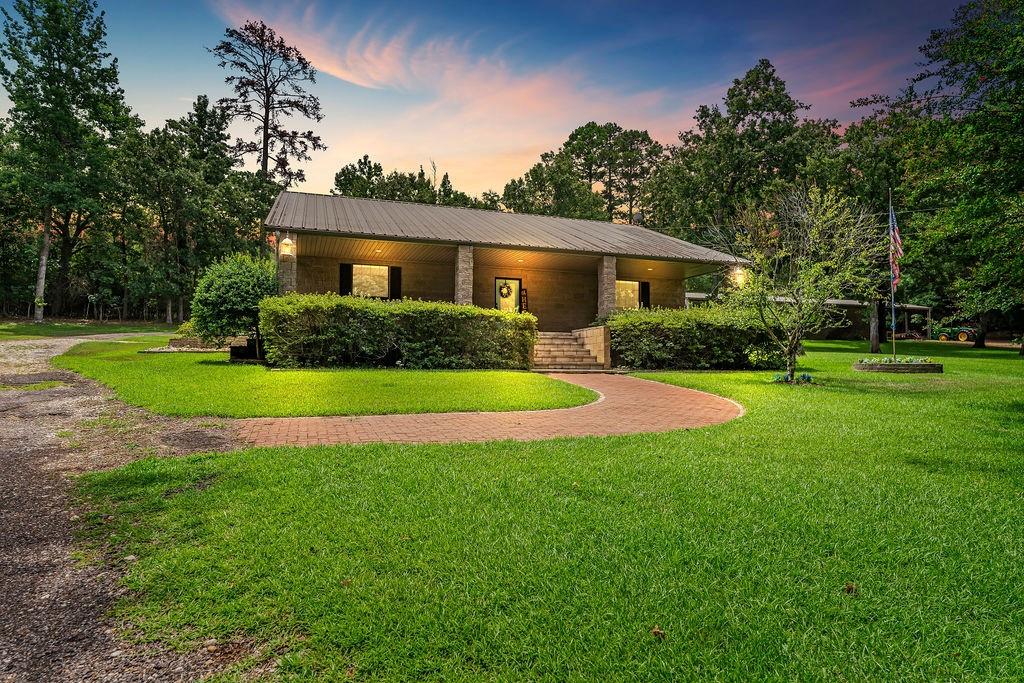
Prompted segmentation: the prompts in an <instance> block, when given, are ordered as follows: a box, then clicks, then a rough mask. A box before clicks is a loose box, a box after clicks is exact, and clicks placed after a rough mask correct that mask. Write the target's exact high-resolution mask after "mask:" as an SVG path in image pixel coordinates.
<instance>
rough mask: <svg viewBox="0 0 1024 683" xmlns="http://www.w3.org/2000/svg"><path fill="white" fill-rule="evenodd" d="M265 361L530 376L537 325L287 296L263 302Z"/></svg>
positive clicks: (440, 307)
mask: <svg viewBox="0 0 1024 683" xmlns="http://www.w3.org/2000/svg"><path fill="white" fill-rule="evenodd" d="M260 336H261V337H262V338H263V341H264V344H265V348H266V357H267V362H268V363H269V364H270V365H277V366H281V367H330V366H401V367H406V368H417V369H434V368H446V369H476V368H499V369H527V368H529V367H530V355H531V353H532V351H533V345H534V343H535V342H536V339H537V319H536V318H535V317H534V316H532V315H530V314H529V313H505V312H502V311H498V310H492V309H487V308H477V307H476V306H464V305H457V304H449V303H439V302H428V301H413V300H409V299H406V300H402V301H381V300H378V299H365V298H361V297H354V296H339V295H338V294H288V295H286V296H274V297H267V298H266V299H264V300H263V301H261V302H260Z"/></svg>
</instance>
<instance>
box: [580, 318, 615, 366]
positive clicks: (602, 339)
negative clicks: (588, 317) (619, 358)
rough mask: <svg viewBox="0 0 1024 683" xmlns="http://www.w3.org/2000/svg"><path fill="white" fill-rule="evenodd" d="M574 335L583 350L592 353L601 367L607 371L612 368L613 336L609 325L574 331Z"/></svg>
mask: <svg viewBox="0 0 1024 683" xmlns="http://www.w3.org/2000/svg"><path fill="white" fill-rule="evenodd" d="M572 334H573V336H574V337H576V341H578V342H579V343H580V344H582V345H583V348H585V349H586V350H587V351H590V353H591V355H592V356H594V358H596V359H597V362H598V363H600V364H601V367H603V368H604V369H605V370H608V369H609V368H611V367H612V334H611V330H609V329H608V326H607V325H597V326H595V327H584V328H583V329H581V330H573V331H572Z"/></svg>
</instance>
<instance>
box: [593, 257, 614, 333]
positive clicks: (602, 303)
mask: <svg viewBox="0 0 1024 683" xmlns="http://www.w3.org/2000/svg"><path fill="white" fill-rule="evenodd" d="M597 268H598V270H597V317H598V318H604V317H606V316H608V315H609V314H611V312H612V311H614V310H615V257H614V256H602V257H601V263H599V264H598V267H597Z"/></svg>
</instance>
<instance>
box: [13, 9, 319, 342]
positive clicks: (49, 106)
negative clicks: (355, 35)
mask: <svg viewBox="0 0 1024 683" xmlns="http://www.w3.org/2000/svg"><path fill="white" fill-rule="evenodd" d="M2 13H3V20H4V26H3V42H2V44H0V57H2V58H3V60H2V62H0V79H2V82H3V85H4V87H5V89H6V90H7V93H8V96H9V97H10V100H11V107H10V110H9V112H8V115H7V117H6V118H5V119H3V120H2V121H0V229H2V235H0V273H2V274H3V277H2V278H0V302H2V307H3V312H4V313H7V314H11V313H28V312H30V311H33V310H34V313H35V317H36V319H37V320H38V319H42V316H43V313H44V310H45V311H46V312H48V313H52V314H55V315H82V316H85V315H89V316H100V317H125V318H128V317H133V318H139V317H141V318H155V317H162V318H165V319H166V320H167V321H168V322H171V321H172V320H174V319H177V320H183V319H184V318H186V317H187V315H188V313H187V311H188V302H189V299H190V297H191V294H192V292H193V290H194V289H195V284H196V282H197V280H198V279H199V277H200V275H201V274H202V273H203V271H204V270H205V269H206V268H207V267H208V266H209V265H211V264H212V263H215V262H217V261H218V260H220V259H222V258H224V257H225V256H227V255H229V254H234V253H246V252H248V253H251V254H257V253H259V252H260V251H264V250H266V249H267V248H268V239H267V235H265V234H264V230H263V219H264V218H265V217H266V215H267V212H268V210H269V208H270V205H271V204H272V202H273V200H274V198H275V197H276V196H277V194H278V192H280V190H281V189H282V188H283V187H287V186H288V185H290V184H291V183H293V182H298V181H301V180H303V179H304V174H303V171H302V169H301V168H298V167H297V166H296V163H297V162H301V161H305V160H308V159H309V158H310V152H311V151H314V150H322V149H324V145H323V143H322V142H321V140H320V137H319V136H318V135H316V134H315V133H314V132H313V131H311V130H293V129H291V128H290V127H288V126H286V125H285V122H286V121H289V120H293V118H292V117H298V118H306V119H308V120H311V121H314V122H316V121H319V120H321V119H322V114H321V112H320V103H319V101H318V99H317V98H316V97H315V96H314V95H312V94H311V93H310V92H309V90H308V88H309V85H310V84H312V83H315V81H316V70H315V69H314V68H313V66H312V65H311V64H310V63H309V62H308V60H306V59H305V58H304V57H303V56H302V54H301V53H300V52H299V51H298V50H296V49H295V48H293V47H290V46H288V45H287V44H286V43H285V42H284V41H283V40H282V39H281V38H280V37H279V36H277V35H276V33H275V32H274V31H273V29H271V28H270V27H268V26H266V25H265V24H263V23H262V22H247V23H245V24H244V25H242V26H241V27H239V28H229V29H227V30H226V31H225V34H224V38H223V40H221V41H220V42H218V43H217V44H216V45H215V46H213V47H211V48H209V51H210V53H211V54H212V56H213V59H214V60H216V62H217V64H219V66H221V67H223V68H224V69H226V71H227V77H226V78H225V81H226V83H227V85H229V86H230V88H231V91H232V92H231V95H229V96H227V97H223V98H221V99H219V100H217V101H212V100H211V99H210V97H209V96H208V95H205V94H201V95H197V97H196V98H195V101H194V103H193V105H192V107H191V110H190V111H188V112H185V113H184V114H183V115H182V116H181V117H179V118H175V119H171V120H168V121H166V122H165V123H164V124H163V125H161V126H158V127H156V128H152V129H150V130H145V129H144V127H143V124H142V121H141V120H140V119H139V118H138V117H137V116H136V115H135V114H134V113H133V112H132V111H131V108H130V107H129V106H128V104H127V103H126V102H125V98H124V92H123V90H122V89H121V87H120V85H119V82H118V78H119V69H118V62H117V59H116V58H114V57H113V56H112V55H111V54H110V53H109V52H108V50H107V46H106V25H105V18H104V14H103V13H102V12H100V11H98V9H97V5H96V2H95V1H94V0H31V1H30V0H15V2H13V3H12V5H11V7H10V8H9V9H8V8H3V10H2ZM236 121H239V122H243V123H247V124H250V125H251V126H252V133H253V135H252V137H251V138H247V137H239V138H236V139H232V136H231V135H230V134H229V132H228V129H229V127H230V126H231V125H232V123H233V122H236ZM246 158H254V160H255V164H256V166H257V169H258V170H256V171H246V170H243V169H242V168H241V166H242V164H243V162H244V160H245V159H246Z"/></svg>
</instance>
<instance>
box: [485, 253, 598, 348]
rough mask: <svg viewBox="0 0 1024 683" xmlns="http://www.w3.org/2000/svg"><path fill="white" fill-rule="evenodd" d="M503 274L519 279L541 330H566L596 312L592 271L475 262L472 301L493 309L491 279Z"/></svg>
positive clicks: (585, 321)
mask: <svg viewBox="0 0 1024 683" xmlns="http://www.w3.org/2000/svg"><path fill="white" fill-rule="evenodd" d="M504 277H507V278H518V279H519V280H521V281H522V284H523V289H525V290H526V298H527V308H528V311H529V312H530V313H533V314H534V315H535V316H537V327H538V328H539V329H540V331H542V332H568V331H569V330H574V329H576V328H580V327H586V326H587V325H589V324H590V323H592V322H594V317H595V316H596V315H597V277H596V274H595V273H594V272H583V271H562V270H529V269H525V268H506V267H502V266H481V265H477V266H476V268H475V269H474V273H473V303H474V304H476V305H477V306H481V307H483V308H494V306H495V303H494V280H495V278H504ZM613 287H614V283H613Z"/></svg>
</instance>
